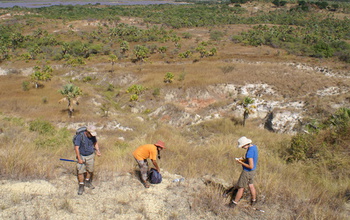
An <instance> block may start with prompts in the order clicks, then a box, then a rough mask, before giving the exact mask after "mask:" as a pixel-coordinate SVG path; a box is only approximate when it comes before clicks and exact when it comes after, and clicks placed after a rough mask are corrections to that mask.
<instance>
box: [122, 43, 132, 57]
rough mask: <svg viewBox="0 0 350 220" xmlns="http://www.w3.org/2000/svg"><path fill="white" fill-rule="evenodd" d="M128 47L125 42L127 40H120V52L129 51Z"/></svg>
mask: <svg viewBox="0 0 350 220" xmlns="http://www.w3.org/2000/svg"><path fill="white" fill-rule="evenodd" d="M129 48H130V46H129V42H127V41H123V42H121V44H120V50H121V53H122V54H123V55H125V54H126V52H127V51H129Z"/></svg>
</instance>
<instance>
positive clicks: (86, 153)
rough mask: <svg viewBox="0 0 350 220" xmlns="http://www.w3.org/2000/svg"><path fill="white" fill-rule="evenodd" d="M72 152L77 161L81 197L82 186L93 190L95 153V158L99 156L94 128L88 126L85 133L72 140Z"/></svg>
mask: <svg viewBox="0 0 350 220" xmlns="http://www.w3.org/2000/svg"><path fill="white" fill-rule="evenodd" d="M74 150H75V154H76V156H77V160H78V163H77V173H78V181H79V189H78V195H82V194H83V192H84V185H85V186H86V187H89V188H91V189H94V188H95V187H94V186H93V185H92V184H91V182H92V177H93V172H94V161H95V152H96V154H97V156H101V153H100V149H99V146H98V143H97V138H96V131H95V127H94V126H89V127H88V128H87V130H86V131H84V132H82V133H81V134H79V136H78V137H77V138H76V139H75V140H74ZM84 178H85V180H84Z"/></svg>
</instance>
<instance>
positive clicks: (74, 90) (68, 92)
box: [58, 84, 83, 117]
mask: <svg viewBox="0 0 350 220" xmlns="http://www.w3.org/2000/svg"><path fill="white" fill-rule="evenodd" d="M58 92H59V93H61V94H62V95H63V96H65V97H64V98H63V99H61V100H60V102H62V101H66V102H67V103H68V115H69V117H72V115H73V112H74V108H73V104H76V105H79V102H78V100H79V97H80V96H81V95H82V94H83V92H82V91H81V89H80V88H79V87H78V86H75V85H73V84H66V85H65V86H63V89H61V90H59V91H58Z"/></svg>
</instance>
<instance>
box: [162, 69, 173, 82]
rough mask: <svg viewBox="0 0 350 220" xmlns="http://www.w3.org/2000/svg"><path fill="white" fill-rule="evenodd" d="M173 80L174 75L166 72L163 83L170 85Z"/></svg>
mask: <svg viewBox="0 0 350 220" xmlns="http://www.w3.org/2000/svg"><path fill="white" fill-rule="evenodd" d="M173 80H174V74H173V73H171V72H167V73H166V74H165V76H164V82H165V83H172V82H173Z"/></svg>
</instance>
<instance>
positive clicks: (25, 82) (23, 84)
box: [22, 81, 29, 91]
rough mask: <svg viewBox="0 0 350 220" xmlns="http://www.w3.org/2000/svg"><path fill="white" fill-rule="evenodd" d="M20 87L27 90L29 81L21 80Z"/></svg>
mask: <svg viewBox="0 0 350 220" xmlns="http://www.w3.org/2000/svg"><path fill="white" fill-rule="evenodd" d="M22 89H23V91H28V90H29V82H28V81H23V82H22Z"/></svg>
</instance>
